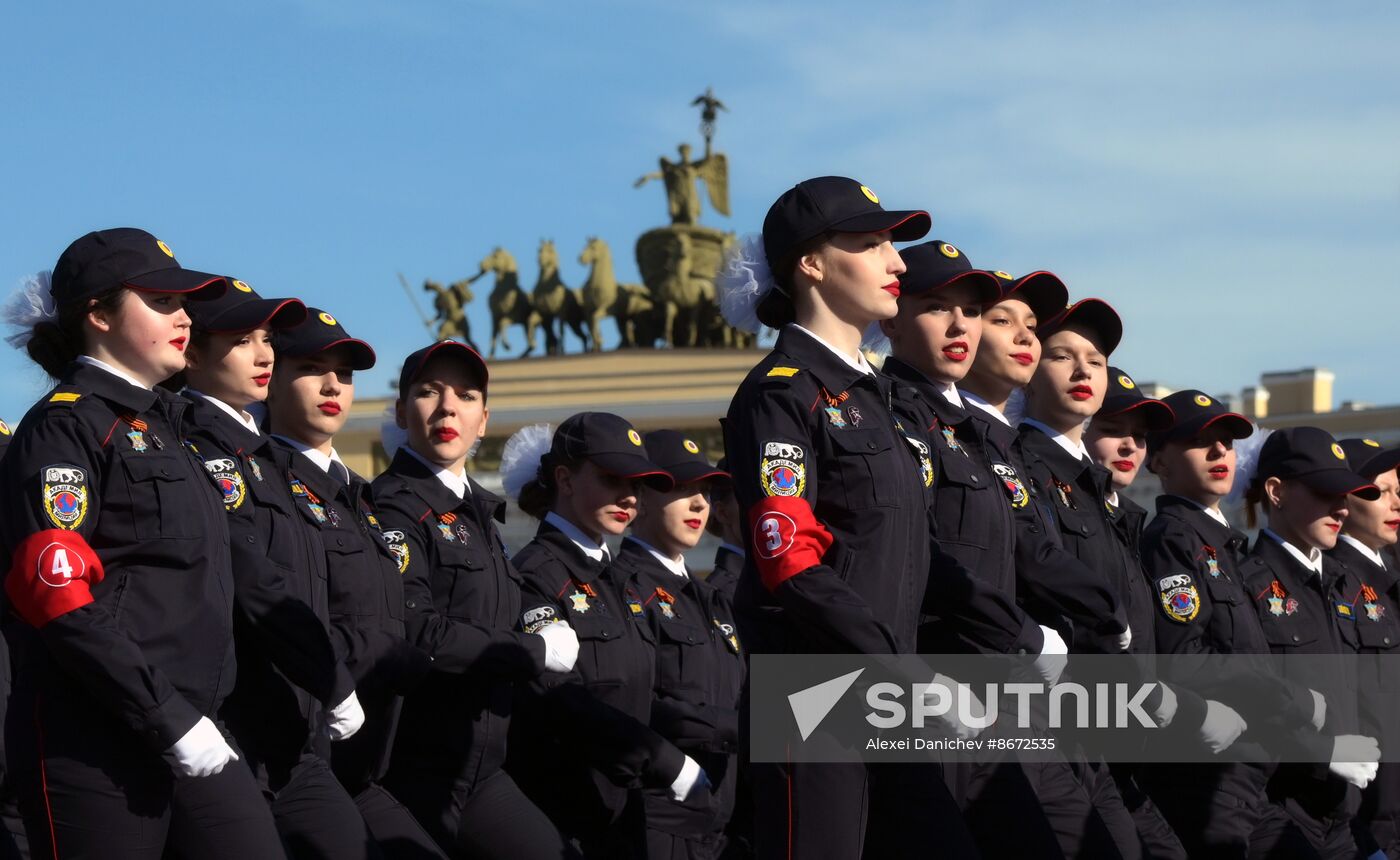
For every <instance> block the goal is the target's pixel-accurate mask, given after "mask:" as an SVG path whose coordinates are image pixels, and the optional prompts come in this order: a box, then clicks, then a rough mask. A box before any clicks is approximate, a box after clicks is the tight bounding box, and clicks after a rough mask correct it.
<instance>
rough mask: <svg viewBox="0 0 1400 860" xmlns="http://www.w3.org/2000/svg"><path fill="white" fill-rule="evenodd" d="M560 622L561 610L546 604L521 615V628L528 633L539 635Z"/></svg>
mask: <svg viewBox="0 0 1400 860" xmlns="http://www.w3.org/2000/svg"><path fill="white" fill-rule="evenodd" d="M559 620H560V619H559V610H557V609H555V608H554V607H553V606H550V605H549V604H548V603H546V604H544V605H543V606H536V607H534V608H533V609H527V610H525V611H524V612H523V613H521V615H520V626H521V628H522V629H523V630H524V631H525V632H526V633H538V632H540V631H541V630H543V629H544V628H546V627H548V626H549V625H551V624H554V623H556V622H558V621H559Z"/></svg>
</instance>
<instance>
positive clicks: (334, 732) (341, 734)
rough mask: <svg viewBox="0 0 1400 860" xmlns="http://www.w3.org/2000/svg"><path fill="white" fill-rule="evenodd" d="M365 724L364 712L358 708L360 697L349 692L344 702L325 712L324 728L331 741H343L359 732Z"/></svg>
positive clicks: (353, 692) (352, 691)
mask: <svg viewBox="0 0 1400 860" xmlns="http://www.w3.org/2000/svg"><path fill="white" fill-rule="evenodd" d="M364 724H365V710H364V708H361V707H360V697H359V696H356V695H355V691H354V690H351V691H350V695H348V696H346V697H345V701H343V702H341V703H340V704H338V705H336V706H335V707H334V708H331V709H330V710H329V711H327V712H326V728H327V729H329V730H330V735H331V740H333V741H343V740H345V739H346V738H348V737H350V736H351V735H353V734H355V732H358V731H359V730H360V726H363V725H364Z"/></svg>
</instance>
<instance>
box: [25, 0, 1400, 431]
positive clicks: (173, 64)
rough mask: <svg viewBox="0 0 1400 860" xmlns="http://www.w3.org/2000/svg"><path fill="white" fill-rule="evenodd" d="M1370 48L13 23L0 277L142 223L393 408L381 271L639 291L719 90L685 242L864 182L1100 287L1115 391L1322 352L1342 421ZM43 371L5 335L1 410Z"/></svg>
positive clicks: (1377, 85)
mask: <svg viewBox="0 0 1400 860" xmlns="http://www.w3.org/2000/svg"><path fill="white" fill-rule="evenodd" d="M1397 32H1400V9H1398V8H1397V7H1396V6H1395V5H1394V4H1392V3H1385V2H1357V3H1349V4H1343V5H1337V4H1331V5H1327V6H1323V5H1319V4H1310V3H1297V2H1275V3H1267V4H1265V3H1230V4H1220V3H1173V4H1114V3H1106V2H1083V0H1071V2H1065V3H1058V4H1028V3H1026V4H1017V3H1002V2H966V3H962V2H955V3H931V2H909V3H903V4H879V3H865V4H850V3H822V2H808V3H804V4H769V3H764V2H745V3H727V2H713V3H687V4H671V3H656V2H651V3H640V2H603V3H573V4H562V3H545V2H536V0H525V2H521V0H511V2H504V1H503V0H485V2H460V0H459V2H449V0H397V2H393V3H388V2H385V3H364V2H357V0H284V1H283V2H270V0H244V2H240V3H237V4H234V3H221V4H189V3H161V2H141V0H133V2H130V3H123V4H113V3H25V4H7V5H6V8H5V10H4V12H3V13H0V80H2V81H3V82H4V83H3V86H0V140H3V146H0V170H3V174H0V175H3V188H4V190H5V201H6V203H7V204H8V205H6V206H4V207H0V287H4V288H5V289H7V290H8V289H9V288H11V287H12V286H14V285H16V284H17V283H18V282H19V280H20V279H21V278H22V277H23V276H24V275H25V274H27V273H30V272H33V271H36V270H38V269H42V268H48V267H50V266H52V264H53V261H54V260H55V259H56V258H57V256H58V253H59V252H60V251H61V250H62V249H63V247H64V246H65V245H66V244H67V243H68V242H69V241H71V240H72V239H73V238H75V237H77V236H78V235H80V234H81V233H83V232H85V231H87V230H89V229H94V228H100V227H109V226H120V225H132V226H141V227H145V228H147V229H150V230H151V231H152V232H154V233H156V234H157V235H158V236H160V237H161V238H163V239H164V240H165V241H166V242H168V243H169V244H170V245H171V246H172V247H173V248H174V249H175V252H176V253H177V255H178V256H179V257H180V259H181V261H182V262H184V263H185V264H186V265H188V266H191V267H194V268H202V269H207V270H210V271H218V272H228V273H230V274H234V275H237V276H239V277H242V278H243V279H244V280H247V281H248V282H250V283H252V284H253V285H254V286H255V287H257V288H258V289H259V291H261V292H262V293H264V294H265V295H287V294H290V295H297V296H301V297H303V298H305V299H306V300H307V301H308V302H309V303H312V304H317V305H323V306H325V307H327V308H329V309H330V310H332V312H334V313H335V314H336V315H337V316H339V317H341V318H342V320H343V321H344V322H345V324H346V325H347V327H348V328H349V329H350V331H351V332H352V333H353V334H356V335H358V336H361V337H364V338H366V339H367V340H370V341H371V342H372V343H373V344H374V345H375V346H376V348H378V350H379V354H380V358H381V364H380V366H379V367H378V368H376V369H375V370H374V371H371V372H369V373H367V374H365V375H364V376H363V377H362V378H361V385H360V393H361V395H362V396H367V395H372V394H381V393H385V392H387V391H388V380H389V379H390V378H391V377H392V376H393V375H394V373H395V369H396V367H397V365H398V362H399V360H400V359H401V357H402V356H403V355H405V354H406V353H407V352H409V351H411V350H412V349H414V348H416V347H417V346H419V345H421V343H422V342H424V340H425V337H426V336H425V335H424V334H423V330H422V328H421V326H420V324H419V322H418V320H417V318H416V316H415V314H414V311H413V309H412V307H411V306H410V305H409V304H408V300H407V299H406V298H405V296H404V295H403V292H402V289H401V288H400V287H399V285H398V281H397V277H396V273H397V272H403V273H404V274H405V275H406V276H407V277H408V279H409V280H410V282H411V283H412V284H413V285H414V287H415V290H416V288H417V285H418V284H420V283H421V282H422V280H423V279H424V278H429V277H431V278H435V279H438V280H442V281H449V280H453V279H456V278H460V277H465V276H467V275H469V274H471V273H472V272H474V271H475V270H476V266H477V261H479V260H480V259H481V258H482V257H483V256H484V255H485V254H486V253H487V252H489V251H490V249H491V247H492V246H494V245H496V244H503V245H505V246H506V247H507V248H509V249H510V250H511V251H512V252H513V253H514V254H515V255H516V256H517V258H519V259H520V260H521V262H522V281H524V282H525V283H526V285H527V286H528V285H529V284H531V283H533V279H534V275H535V266H534V254H535V248H536V246H537V244H538V242H539V240H540V239H541V238H542V237H551V238H553V239H554V240H555V241H556V242H557V243H558V245H559V248H560V250H561V253H562V256H563V259H564V267H563V274H564V278H565V281H566V282H567V283H569V284H571V285H573V286H578V285H579V284H580V283H581V282H582V281H583V278H584V274H585V272H584V269H583V267H582V266H580V265H578V263H577V262H576V259H577V255H578V253H579V251H581V250H582V247H583V244H584V241H585V239H586V238H587V237H588V236H590V235H599V236H602V237H604V238H606V239H607V240H608V241H609V242H610V243H611V244H612V245H613V248H614V252H615V254H616V256H617V258H618V260H619V273H620V274H621V275H623V276H624V277H625V278H626V279H628V280H635V279H636V271H635V264H634V263H633V262H632V255H631V248H632V244H633V242H634V241H635V237H636V236H637V235H639V234H640V233H641V232H643V231H644V230H646V229H648V228H650V227H653V226H656V225H658V224H660V223H664V220H665V218H664V203H663V199H662V190H661V187H660V186H659V184H655V183H654V184H652V185H649V186H648V187H646V188H644V189H642V190H634V189H633V188H632V181H633V180H634V179H636V177H637V176H639V175H641V174H642V173H644V172H647V171H650V170H653V169H655V165H656V158H657V157H658V156H659V155H661V154H663V153H665V154H671V153H674V148H675V144H677V143H679V142H680V141H682V140H689V141H691V142H693V143H697V144H698V142H699V141H698V133H697V130H696V125H697V117H696V115H695V113H694V111H693V109H692V108H690V107H689V101H690V99H691V98H692V97H694V96H695V95H696V94H698V93H699V92H701V91H702V90H703V89H704V88H705V87H706V86H708V85H712V86H713V87H714V88H715V91H716V93H717V94H718V95H719V96H720V97H721V98H722V99H723V100H724V101H725V102H726V103H727V104H728V105H729V107H730V109H731V112H730V113H728V114H725V115H723V116H722V119H721V122H720V129H719V135H718V138H717V141H716V143H717V146H719V148H721V149H723V150H724V151H726V152H727V153H728V154H729V156H730V161H731V171H732V179H733V185H734V194H733V208H734V217H732V218H729V219H723V218H717V217H715V216H713V215H712V214H709V213H707V215H706V216H705V218H706V220H707V221H708V223H711V224H714V225H716V226H720V227H724V228H726V229H734V230H737V231H739V232H741V233H744V232H749V231H753V230H756V229H757V228H758V226H759V225H760V223H761V220H762V216H763V213H764V211H765V210H766V208H767V206H768V204H769V203H770V202H771V201H772V200H773V198H774V197H775V196H777V194H778V193H780V192H781V191H782V190H783V189H784V188H786V187H787V186H789V185H790V184H791V183H793V182H794V181H796V180H799V179H802V178H805V177H807V176H811V175H819V174H826V173H841V174H846V175H850V176H855V177H858V178H859V179H860V180H861V181H863V182H865V183H866V184H868V185H870V186H871V187H873V188H874V189H875V190H876V191H877V192H879V193H880V195H881V196H882V199H883V200H884V202H885V203H886V205H889V206H892V207H905V206H919V207H925V208H928V209H929V210H930V211H931V212H932V213H933V217H934V225H935V226H934V236H935V237H937V238H942V239H945V240H948V241H951V242H953V243H955V244H957V245H959V246H961V247H963V248H964V250H966V251H967V252H968V254H969V256H970V257H971V258H972V260H973V261H974V262H975V263H977V264H978V265H982V266H986V267H989V268H1000V269H1006V270H1009V271H1014V272H1020V271H1025V270H1029V269H1032V268H1049V269H1052V270H1054V271H1056V272H1058V273H1059V274H1061V275H1062V276H1063V277H1064V278H1065V280H1066V281H1067V283H1068V284H1069V285H1070V287H1071V290H1072V292H1073V294H1074V295H1075V296H1086V295H1098V296H1102V297H1105V298H1107V299H1109V300H1110V301H1111V302H1113V303H1114V305H1115V306H1116V307H1118V308H1119V310H1120V312H1121V313H1122V314H1123V316H1124V318H1125V321H1126V327H1127V335H1126V338H1125V341H1124V345H1123V346H1122V347H1121V348H1120V351H1119V352H1118V353H1117V354H1116V355H1115V356H1114V358H1115V363H1119V364H1121V365H1122V366H1123V367H1124V368H1126V369H1127V370H1129V371H1130V372H1131V373H1132V374H1133V375H1134V376H1136V377H1137V378H1138V379H1140V380H1148V379H1156V380H1161V381H1163V382H1166V383H1167V384H1171V385H1174V386H1177V387H1188V386H1189V387H1201V388H1205V389H1208V390H1213V391H1221V390H1227V389H1235V388H1238V387H1240V386H1241V385H1246V384H1250V383H1253V382H1254V381H1255V380H1256V379H1257V376H1258V373H1259V372H1260V371H1263V370H1272V369H1288V368H1293V367H1301V366H1310V365H1321V366H1325V367H1328V368H1330V369H1332V370H1333V371H1335V372H1336V373H1337V376H1338V380H1337V393H1338V399H1339V400H1341V399H1360V400H1369V401H1375V402H1394V401H1396V400H1397V399H1400V397H1397V389H1396V385H1395V382H1394V368H1395V355H1394V349H1395V347H1394V344H1395V343H1396V331H1397V313H1396V311H1397V309H1400V301H1397V299H1396V298H1395V296H1396V287H1397V286H1398V285H1397V283H1396V280H1397V275H1396V273H1397V272H1400V151H1398V150H1397V149H1396V141H1397V140H1400V100H1397V99H1396V98H1395V81H1397V80H1400V54H1398V53H1397V52H1396V51H1395V50H1394V46H1393V38H1394V35H1395V33H1397ZM1387 93H1389V95H1387ZM484 293H485V290H484V289H480V290H478V295H479V297H482V296H484ZM420 295H421V294H420ZM479 304H480V305H481V307H478V309H477V311H476V313H475V314H474V318H473V331H474V334H476V335H477V336H478V338H480V337H481V336H483V335H484V334H485V332H486V329H487V324H486V318H485V311H484V300H483V299H481V298H479ZM513 339H514V341H515V343H516V345H517V347H518V346H519V344H520V340H521V338H520V336H519V334H518V331H517V333H516V334H515V335H514V336H513ZM45 387H46V382H45V380H44V379H43V377H42V374H41V373H40V372H39V371H38V370H37V369H35V368H34V367H33V366H32V365H31V364H29V362H28V361H27V359H24V358H23V356H21V355H20V354H19V353H17V352H14V351H12V350H10V349H8V348H5V347H4V346H3V345H0V415H3V416H4V417H6V418H9V419H11V420H15V419H17V418H18V417H19V416H20V415H21V414H23V412H24V410H25V409H26V408H27V406H28V404H29V403H30V402H32V400H33V399H34V398H35V397H37V396H38V394H39V393H41V392H42V391H43V390H44V388H45Z"/></svg>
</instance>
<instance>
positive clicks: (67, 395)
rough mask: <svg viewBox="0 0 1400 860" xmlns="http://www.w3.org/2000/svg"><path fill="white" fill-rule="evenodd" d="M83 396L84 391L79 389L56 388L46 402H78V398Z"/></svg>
mask: <svg viewBox="0 0 1400 860" xmlns="http://www.w3.org/2000/svg"><path fill="white" fill-rule="evenodd" d="M82 396H83V395H82V392H79V391H63V390H55V391H54V392H53V393H52V394H50V395H49V396H48V398H46V400H45V402H46V403H70V404H71V403H77V402H78V399H79V398H80V397H82Z"/></svg>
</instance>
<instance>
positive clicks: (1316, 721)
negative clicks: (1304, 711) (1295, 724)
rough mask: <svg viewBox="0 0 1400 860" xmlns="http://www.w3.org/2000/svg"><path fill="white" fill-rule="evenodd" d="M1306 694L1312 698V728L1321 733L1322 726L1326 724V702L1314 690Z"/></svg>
mask: <svg viewBox="0 0 1400 860" xmlns="http://www.w3.org/2000/svg"><path fill="white" fill-rule="evenodd" d="M1308 692H1309V693H1312V697H1313V714H1312V724H1313V728H1315V729H1317V730H1318V731H1319V732H1320V731H1322V726H1323V724H1324V723H1326V722H1327V700H1326V699H1324V698H1323V697H1322V694H1321V693H1319V692H1318V691H1316V690H1308Z"/></svg>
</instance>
